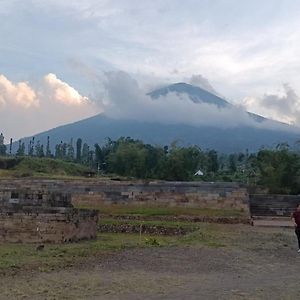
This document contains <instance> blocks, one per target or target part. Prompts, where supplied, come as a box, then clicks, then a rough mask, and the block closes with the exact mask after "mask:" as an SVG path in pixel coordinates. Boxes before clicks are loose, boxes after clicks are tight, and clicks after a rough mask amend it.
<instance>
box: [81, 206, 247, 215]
mask: <svg viewBox="0 0 300 300" xmlns="http://www.w3.org/2000/svg"><path fill="white" fill-rule="evenodd" d="M78 208H88V209H96V210H99V212H100V213H101V214H105V215H139V216H145V217H153V216H182V215H187V216H207V217H244V216H246V213H245V212H244V211H241V210H236V209H209V208H189V207H153V206H128V205H126V206H125V205H101V204H97V203H95V205H92V206H91V205H80V206H78Z"/></svg>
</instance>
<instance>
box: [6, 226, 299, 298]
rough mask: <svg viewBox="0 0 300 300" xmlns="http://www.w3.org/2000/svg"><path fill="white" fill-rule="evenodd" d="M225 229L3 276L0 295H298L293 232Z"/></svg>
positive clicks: (221, 296)
mask: <svg viewBox="0 0 300 300" xmlns="http://www.w3.org/2000/svg"><path fill="white" fill-rule="evenodd" d="M224 226H226V229H225V231H226V234H225V235H224V236H220V242H221V244H211V245H210V244H208V243H201V242H199V236H197V233H195V236H194V237H192V238H189V239H187V240H186V242H182V243H178V244H174V245H168V246H165V247H150V248H134V249H127V250H121V251H118V252H115V253H113V254H110V255H106V256H104V257H97V258H90V259H88V260H87V261H86V262H85V263H82V264H78V265H76V266H73V267H69V268H67V269H62V270H53V271H50V272H36V271H32V272H26V273H24V272H20V273H17V274H15V275H9V276H4V277H1V278H0V299H109V300H114V299H125V300H127V299H128V300H135V299H170V300H171V299H180V300H182V299H189V300H192V299H197V300H198V299H293V300H294V299H300V254H298V253H297V251H296V243H295V237H294V233H293V231H292V230H291V229H274V228H258V227H250V226H240V227H238V228H237V227H236V226H230V225H224ZM197 238H198V240H197ZM201 238H202V239H203V234H202V235H201ZM193 239H194V240H196V241H197V242H193ZM191 241H192V242H191ZM222 243H223V246H222Z"/></svg>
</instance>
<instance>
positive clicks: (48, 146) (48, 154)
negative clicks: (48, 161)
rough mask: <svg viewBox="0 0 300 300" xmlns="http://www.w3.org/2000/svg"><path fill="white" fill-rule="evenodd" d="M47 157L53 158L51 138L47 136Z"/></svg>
mask: <svg viewBox="0 0 300 300" xmlns="http://www.w3.org/2000/svg"><path fill="white" fill-rule="evenodd" d="M46 157H51V149H50V137H49V135H48V136H47V146H46Z"/></svg>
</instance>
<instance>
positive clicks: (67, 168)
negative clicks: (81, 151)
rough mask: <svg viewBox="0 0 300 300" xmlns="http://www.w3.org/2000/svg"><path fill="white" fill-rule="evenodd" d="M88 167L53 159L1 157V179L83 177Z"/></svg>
mask: <svg viewBox="0 0 300 300" xmlns="http://www.w3.org/2000/svg"><path fill="white" fill-rule="evenodd" d="M88 171H89V169H88V167H86V166H83V165H80V164H76V163H72V162H66V161H63V160H59V159H52V158H38V157H21V158H10V157H0V177H43V176H45V177H56V176H58V177H60V176H83V175H84V174H85V173H86V172H88Z"/></svg>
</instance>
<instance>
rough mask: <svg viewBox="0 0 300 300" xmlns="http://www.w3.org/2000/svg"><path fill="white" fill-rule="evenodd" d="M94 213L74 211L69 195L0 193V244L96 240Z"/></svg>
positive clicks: (44, 192)
mask: <svg viewBox="0 0 300 300" xmlns="http://www.w3.org/2000/svg"><path fill="white" fill-rule="evenodd" d="M97 218H98V216H97V213H96V212H95V211H92V210H81V209H80V210H79V209H75V208H74V207H73V205H72V203H71V195H70V194H69V193H62V192H50V191H48V192H47V191H45V190H44V191H39V190H35V191H33V190H30V189H3V190H0V242H19V243H64V242H73V241H77V240H81V239H91V238H95V237H96V232H97Z"/></svg>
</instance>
